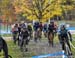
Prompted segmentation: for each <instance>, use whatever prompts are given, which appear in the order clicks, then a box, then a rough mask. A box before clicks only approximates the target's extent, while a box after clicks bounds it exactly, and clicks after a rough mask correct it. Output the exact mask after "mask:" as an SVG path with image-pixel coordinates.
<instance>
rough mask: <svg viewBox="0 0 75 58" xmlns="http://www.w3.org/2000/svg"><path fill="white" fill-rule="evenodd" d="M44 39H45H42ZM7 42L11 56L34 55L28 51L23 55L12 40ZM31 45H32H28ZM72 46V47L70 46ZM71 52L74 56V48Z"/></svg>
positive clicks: (28, 57)
mask: <svg viewBox="0 0 75 58" xmlns="http://www.w3.org/2000/svg"><path fill="white" fill-rule="evenodd" d="M73 38H75V36H74V35H73ZM43 40H45V39H43ZM54 41H55V42H58V39H57V37H56V38H55V40H54ZM7 44H8V48H9V54H10V55H12V57H13V58H31V57H32V56H34V55H35V53H33V52H29V53H26V54H25V55H24V56H23V55H22V52H21V51H20V49H19V47H18V46H17V45H15V44H14V43H13V41H7ZM72 44H73V45H74V44H75V41H73V42H72ZM34 46H35V45H34ZM74 46H75V45H74ZM30 47H32V46H30ZM71 48H72V47H71ZM72 52H73V56H74V58H75V49H73V48H72ZM1 55H3V53H2V52H1V53H0V58H2V56H1Z"/></svg>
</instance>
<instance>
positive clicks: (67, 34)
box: [58, 24, 72, 55]
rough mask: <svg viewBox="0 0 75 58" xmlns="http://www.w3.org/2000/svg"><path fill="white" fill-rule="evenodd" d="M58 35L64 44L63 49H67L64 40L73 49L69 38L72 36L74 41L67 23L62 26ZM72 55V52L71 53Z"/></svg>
mask: <svg viewBox="0 0 75 58" xmlns="http://www.w3.org/2000/svg"><path fill="white" fill-rule="evenodd" d="M58 37H59V40H60V43H61V45H62V50H65V46H64V45H65V44H64V41H66V43H67V45H68V47H69V49H70V51H71V47H70V43H69V38H70V41H72V36H71V33H70V32H69V31H68V30H67V28H66V26H65V24H63V25H61V26H60V31H59V34H58ZM70 55H72V52H71V53H70Z"/></svg>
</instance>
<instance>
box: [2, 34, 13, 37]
mask: <svg viewBox="0 0 75 58" xmlns="http://www.w3.org/2000/svg"><path fill="white" fill-rule="evenodd" d="M2 36H3V37H11V36H12V34H2Z"/></svg>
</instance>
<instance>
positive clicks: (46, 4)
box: [14, 0, 73, 22]
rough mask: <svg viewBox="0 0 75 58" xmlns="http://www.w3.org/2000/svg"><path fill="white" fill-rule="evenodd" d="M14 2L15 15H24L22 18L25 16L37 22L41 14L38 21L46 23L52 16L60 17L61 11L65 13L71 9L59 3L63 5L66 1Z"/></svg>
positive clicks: (26, 0)
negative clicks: (20, 13)
mask: <svg viewBox="0 0 75 58" xmlns="http://www.w3.org/2000/svg"><path fill="white" fill-rule="evenodd" d="M14 1H16V2H15V4H14V5H15V6H16V8H15V10H16V13H19V12H22V13H24V14H23V16H26V17H27V19H29V20H39V16H40V13H41V14H42V16H41V18H40V21H42V22H44V21H47V20H48V19H50V18H51V17H53V16H54V15H58V16H61V15H62V10H63V9H64V11H67V10H71V9H72V8H73V6H68V5H64V6H63V5H61V3H65V2H66V0H14ZM30 1H31V2H30ZM40 1H42V2H40ZM32 4H33V5H32ZM61 6H62V7H61ZM62 8H63V9H62ZM40 11H41V12H40ZM39 12H40V13H39Z"/></svg>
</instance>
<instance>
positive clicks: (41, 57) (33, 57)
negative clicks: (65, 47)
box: [32, 51, 64, 58]
mask: <svg viewBox="0 0 75 58" xmlns="http://www.w3.org/2000/svg"><path fill="white" fill-rule="evenodd" d="M62 55H64V52H63V51H60V52H56V53H52V54H45V55H39V56H32V58H44V57H52V56H53V57H55V56H62Z"/></svg>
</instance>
